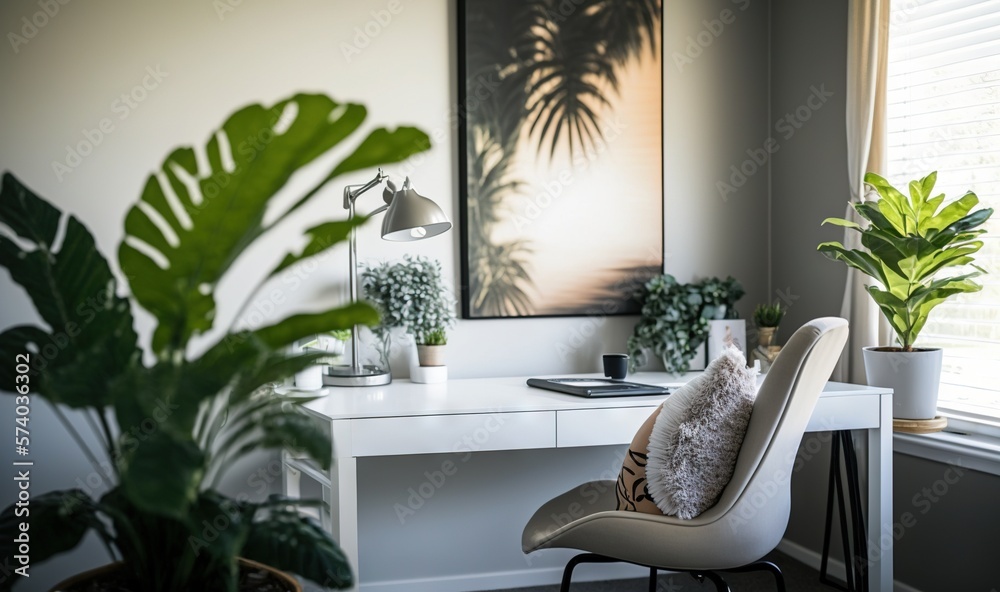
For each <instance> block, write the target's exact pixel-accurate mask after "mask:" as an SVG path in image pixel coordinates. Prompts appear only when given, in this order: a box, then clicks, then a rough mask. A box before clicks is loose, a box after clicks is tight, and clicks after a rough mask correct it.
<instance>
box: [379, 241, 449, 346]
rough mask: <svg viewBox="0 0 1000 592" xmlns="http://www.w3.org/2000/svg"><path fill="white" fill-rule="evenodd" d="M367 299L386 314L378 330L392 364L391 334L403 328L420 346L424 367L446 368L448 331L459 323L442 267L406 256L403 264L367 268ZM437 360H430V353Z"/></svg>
mask: <svg viewBox="0 0 1000 592" xmlns="http://www.w3.org/2000/svg"><path fill="white" fill-rule="evenodd" d="M361 282H362V287H363V290H364V295H365V298H366V299H367V300H368V301H369V302H372V303H373V304H375V306H376V307H377V308H378V309H379V311H380V312H381V313H382V322H381V323H380V324H379V326H378V327H376V328H375V329H374V332H375V334H376V335H377V336H378V337H379V340H380V342H381V343H382V344H383V347H382V352H381V354H380V355H381V356H382V362H383V363H384V364H388V357H389V347H390V343H391V336H390V332H391V330H392V329H394V328H402V329H403V330H405V331H406V332H407V333H408V334H410V335H412V336H413V340H414V341H415V342H416V344H417V353H418V356H420V365H421V366H443V365H444V363H443V359H442V358H441V355H442V354H441V348H443V346H444V345H445V344H446V343H447V336H446V333H445V330H446V328H448V327H451V326H452V325H454V323H455V312H454V298H452V296H451V292H450V291H449V290H448V289H447V288H446V287H445V285H444V281H443V280H442V277H441V263H440V262H439V261H437V260H431V259H428V258H427V257H424V256H417V257H413V256H410V255H404V256H403V259H402V260H401V261H395V262H383V263H380V264H377V265H373V266H367V267H366V268H365V269H364V271H363V272H362V274H361ZM431 351H433V352H436V353H435V355H436V358H435V359H434V360H429V361H428V360H427V358H425V356H427V355H428V354H429V352H431Z"/></svg>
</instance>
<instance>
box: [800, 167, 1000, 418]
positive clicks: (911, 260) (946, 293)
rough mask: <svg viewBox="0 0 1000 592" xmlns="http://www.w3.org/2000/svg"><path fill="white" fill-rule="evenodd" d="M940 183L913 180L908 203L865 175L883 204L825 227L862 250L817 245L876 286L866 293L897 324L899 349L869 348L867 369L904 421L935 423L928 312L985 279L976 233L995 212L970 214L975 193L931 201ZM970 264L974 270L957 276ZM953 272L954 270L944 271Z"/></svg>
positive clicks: (937, 353) (937, 354)
mask: <svg viewBox="0 0 1000 592" xmlns="http://www.w3.org/2000/svg"><path fill="white" fill-rule="evenodd" d="M936 181H937V173H936V172H933V173H931V174H929V175H927V176H926V177H924V178H923V179H919V180H915V181H911V182H910V183H909V197H908V198H907V196H906V195H904V194H903V193H902V192H900V191H899V190H897V189H896V188H895V187H893V186H892V185H890V184H889V182H888V181H886V180H885V179H884V178H882V177H880V176H879V175H876V174H874V173H868V174H867V175H865V184H866V185H868V186H869V187H871V188H872V189H874V190H875V191H876V192H877V193H878V199H877V200H876V201H861V202H857V203H854V204H852V205H853V207H854V210H855V211H857V212H858V214H859V215H860V216H861V217H862V218H864V219H865V220H867V221H868V223H867V224H866V225H865V226H862V225H860V224H856V223H854V222H851V221H849V220H844V219H842V218H827V219H826V220H824V221H823V223H824V224H835V225H837V226H844V227H847V228H850V229H852V230H854V231H856V232H858V233H859V234H860V235H861V245H862V248H861V249H847V248H845V247H844V245H842V244H841V243H839V242H836V241H834V242H825V243H822V244H820V245H819V247H818V250H819V251H820V252H822V253H823V254H824V255H826V256H827V257H829V258H831V259H835V260H839V261H842V262H844V263H845V264H847V265H848V266H849V267H852V268H854V269H857V270H859V271H861V272H862V273H864V274H865V275H867V276H869V277H871V278H872V279H874V280H875V281H876V282H877V283H878V285H868V286H865V289H866V290H867V291H868V293H869V294H870V295H871V297H872V298H873V299H874V300H875V303H876V304H877V305H878V307H879V310H881V312H882V314H883V315H885V317H886V319H887V320H888V321H889V324H890V325H891V326H892V328H893V331H894V332H895V334H896V340H897V344H896V345H894V346H880V347H866V348H865V349H864V359H865V371H866V373H867V376H868V383H869V384H871V385H874V386H885V387H892V388H893V389H894V393H895V396H894V397H893V415H894V416H895V417H899V418H907V419H933V418H934V417H935V414H936V409H937V395H938V386H939V384H940V382H941V359H942V351H941V349H940V348H936V347H916V345H915V344H916V341H917V338H918V336H919V334H920V331H921V329H923V328H924V325H925V324H926V323H927V319H928V316H929V315H930V313H931V311H932V310H933V309H934V308H935V307H936V306H938V305H939V304H941V303H943V302H945V301H947V300H948V299H949V298H951V297H953V296H955V295H957V294H965V293H970V292H976V291H978V290H980V289H982V286H980V285H979V284H977V283H976V282H974V281H972V280H973V278H975V277H977V276H979V275H980V274H982V273H984V270H983V269H982V268H980V267H978V266H976V265H973V257H972V255H973V254H975V253H976V252H978V251H979V249H980V248H982V246H983V241H982V240H979V237H980V236H981V235H982V234H983V233H984V232H986V230H985V229H982V228H979V227H980V226H982V225H983V224H984V223H985V222H986V221H987V220H988V219H989V218H990V216H991V215H992V214H993V209H992V208H983V209H979V210H975V211H973V208H975V207H976V206H977V205H978V204H979V198H978V197H976V194H975V193H973V192H971V191H969V192H967V193H966V194H965V195H963V196H962V197H960V198H958V199H957V200H955V201H952V202H950V203H948V204H945V196H944V195H943V194H939V195H936V196H935V195H933V191H934V184H935V183H936ZM965 266H971V268H972V269H971V271H970V270H967V269H966V270H962V271H958V270H956V268H962V267H965ZM951 270H956V271H954V273H951V274H948V273H945V272H947V271H951Z"/></svg>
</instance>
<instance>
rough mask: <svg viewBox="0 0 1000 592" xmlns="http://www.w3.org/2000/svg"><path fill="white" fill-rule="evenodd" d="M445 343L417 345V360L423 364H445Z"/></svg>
mask: <svg viewBox="0 0 1000 592" xmlns="http://www.w3.org/2000/svg"><path fill="white" fill-rule="evenodd" d="M445 347H447V346H444V345H417V360H418V361H419V362H420V365H421V366H444V350H445Z"/></svg>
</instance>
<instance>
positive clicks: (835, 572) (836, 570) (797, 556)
mask: <svg viewBox="0 0 1000 592" xmlns="http://www.w3.org/2000/svg"><path fill="white" fill-rule="evenodd" d="M778 550H779V551H781V552H782V553H784V554H785V555H788V556H789V557H791V558H792V559H794V560H796V561H798V562H799V563H804V564H806V565H808V566H809V567H811V568H813V569H815V570H816V571H819V566H820V564H821V563H822V561H823V556H822V555H820V553H819V552H818V551H813V550H812V549H810V548H808V547H803V546H802V545H800V544H798V543H796V542H793V541H790V540H788V539H781V542H780V543H778ZM827 573H828V574H829V575H830V577H832V578H835V579H837V580H839V581H840V582H844V581H845V580H846V573H847V566H845V565H844V562H843V561H841V560H839V559H836V558H833V557H831V558H830V561H829V562H828V563H827ZM892 589H893V590H894V591H895V592H920V590H918V589H917V588H914V587H913V586H910V585H907V584H903V583H902V582H900V581H899V580H893V582H892Z"/></svg>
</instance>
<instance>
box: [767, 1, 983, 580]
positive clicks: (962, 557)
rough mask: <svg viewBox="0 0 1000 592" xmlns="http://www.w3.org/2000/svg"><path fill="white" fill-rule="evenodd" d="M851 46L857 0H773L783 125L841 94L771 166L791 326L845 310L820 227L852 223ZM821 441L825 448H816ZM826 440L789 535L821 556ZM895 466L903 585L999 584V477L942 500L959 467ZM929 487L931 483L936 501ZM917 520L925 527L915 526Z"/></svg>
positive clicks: (778, 282) (796, 487)
mask: <svg viewBox="0 0 1000 592" xmlns="http://www.w3.org/2000/svg"><path fill="white" fill-rule="evenodd" d="M846 47H847V2H845V1H843V0H809V1H802V0H772V2H771V117H772V120H773V122H774V123H775V124H777V122H778V121H779V120H780V119H781V118H784V117H786V115H787V114H788V113H794V112H795V110H796V109H798V108H799V107H800V106H801V105H802V104H803V103H804V100H805V99H806V97H807V96H808V95H809V92H810V91H809V88H810V87H811V86H814V85H815V86H817V87H820V88H822V86H823V85H825V89H826V90H827V91H829V92H832V93H833V96H831V97H830V98H829V101H828V102H827V103H826V104H824V105H823V106H822V107H821V108H820V109H818V110H816V111H814V112H813V113H812V114H811V115H810V117H809V119H808V121H806V122H804V123H803V124H802V127H801V129H798V130H796V131H795V133H794V134H793V135H792V136H791V137H790V138H789V139H788V140H787V141H785V142H783V143H782V144H781V148H780V149H779V150H778V152H776V153H775V154H774V156H773V159H772V161H771V166H772V170H771V227H772V232H771V241H772V256H771V265H772V273H773V286H772V287H773V290H774V293H775V296H776V297H778V298H781V299H782V300H783V301H785V303H786V304H788V306H789V310H788V317H787V320H786V321H785V323H784V326H786V327H797V326H799V325H800V324H802V323H803V322H805V321H807V320H809V319H810V318H813V317H817V316H824V315H839V313H840V303H841V299H842V296H843V286H844V278H845V273H846V272H845V270H844V266H843V265H840V264H836V263H833V262H830V261H827V260H826V259H825V258H824V257H822V256H820V255H819V254H818V253H816V251H815V249H816V245H817V244H819V243H820V242H822V241H825V240H838V239H839V238H840V233H839V232H837V231H836V230H835V229H833V228H828V227H822V228H821V227H820V226H819V224H820V222H821V221H822V220H823V219H824V218H826V217H828V216H842V215H843V213H844V209H845V207H846V205H847V202H848V201H849V197H848V191H849V189H848V184H847V166H846V162H847V147H846V138H845V132H844V125H845V123H844V117H845V91H846V86H845V84H846V76H845V74H846V66H845V61H846ZM814 102H815V101H814ZM779 136H780V132H779ZM779 290H781V291H782V292H780V293H779V292H778V291H779ZM783 294H784V295H785V296H783ZM786 296H787V297H786ZM785 337H787V335H785ZM810 438H812V439H815V440H817V442H812V443H810ZM826 440H827V438H826V437H821V436H820V435H816V436H812V437H810V436H807V437H806V439H805V440H804V441H803V442H804V444H803V446H802V447H801V449H800V458H802V459H803V460H804V461H805V462H803V463H802V465H801V469H800V470H799V471H798V473H797V474H796V476H795V478H794V479H792V516H791V520H790V523H789V526H788V530H787V532H786V538H787V539H789V540H790V541H792V542H794V543H797V544H799V545H802V546H804V547H806V548H807V549H809V550H812V551H814V552H816V553H819V552H820V551H821V550H822V535H823V531H822V519H823V516H824V512H825V507H826V506H825V503H826V493H827V474H828V470H829V464H828V463H829V458H830V454H829V446H828V442H827V441H826ZM817 443H818V444H820V445H821V446H820V450H819V451H818V452H817V451H816V450H817ZM893 461H894V463H895V466H894V470H893V475H894V479H893V504H894V517H893V524H894V525H896V524H898V525H902V524H904V523H905V524H906V525H907V526H905V527H903V528H902V529H900V526H896V527H895V528H896V531H897V533H899V538H898V540H894V544H895V546H894V558H895V577H896V580H897V581H899V582H902V583H905V584H908V585H910V586H913V587H914V588H916V589H919V590H923V591H925V592H932V591H938V590H956V589H962V590H972V591H982V592H989V591H990V590H992V589H1000V566H998V565H997V562H996V559H997V548H998V547H997V543H996V533H997V532H998V531H1000V507H998V506H997V503H996V500H997V499H1000V477H997V476H994V475H989V474H985V473H980V472H976V471H973V470H966V471H965V472H964V474H963V475H962V476H961V478H960V479H959V480H958V481H957V482H956V483H954V484H947V493H946V494H945V495H934V490H933V487H935V484H936V485H937V486H938V491H939V492H940V491H941V490H942V486H943V484H944V481H943V480H944V479H945V478H946V476H947V479H948V480H953V479H954V477H955V474H954V473H949V472H948V471H949V470H952V469H951V467H950V466H948V465H946V464H943V463H939V462H934V461H929V460H924V459H920V458H915V457H912V456H907V455H903V454H899V453H897V454H895V455H894V458H893ZM939 481H941V483H938V482H939ZM925 488H931V495H930V496H927V495H926V492H925ZM906 513H910V514H911V515H912V516H913V517H914V520H915V522H913V521H911V520H909V519H907V520H905V522H904V521H903V516H904V514H906ZM839 548H840V543H839V539H836V538H835V540H834V544H833V549H834V556H836V557H840V555H841V554H840V552H839V550H838V549H839ZM959 582H960V583H959Z"/></svg>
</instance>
